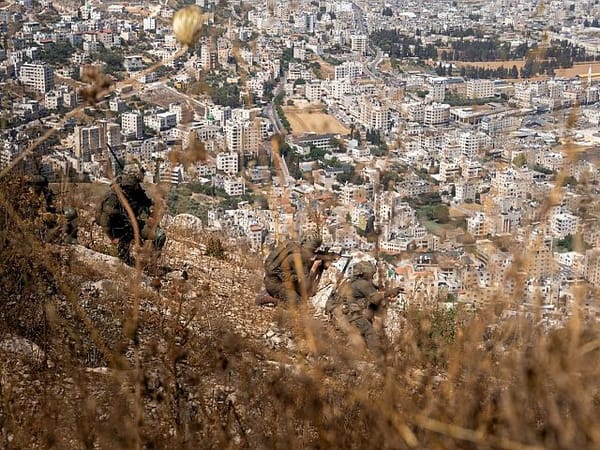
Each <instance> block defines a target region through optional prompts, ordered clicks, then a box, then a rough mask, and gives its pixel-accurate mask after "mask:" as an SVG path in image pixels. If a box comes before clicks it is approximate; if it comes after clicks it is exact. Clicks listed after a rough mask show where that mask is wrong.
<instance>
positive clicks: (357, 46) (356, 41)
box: [350, 34, 367, 55]
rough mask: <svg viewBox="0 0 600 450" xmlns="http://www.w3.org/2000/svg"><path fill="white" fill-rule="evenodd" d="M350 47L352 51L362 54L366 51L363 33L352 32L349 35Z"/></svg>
mask: <svg viewBox="0 0 600 450" xmlns="http://www.w3.org/2000/svg"><path fill="white" fill-rule="evenodd" d="M350 48H351V50H352V51H353V52H357V53H360V54H361V55H364V54H365V53H366V52H367V36H365V35H364V34H353V35H352V36H350Z"/></svg>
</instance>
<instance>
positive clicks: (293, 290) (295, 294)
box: [256, 233, 323, 305]
mask: <svg viewBox="0 0 600 450" xmlns="http://www.w3.org/2000/svg"><path fill="white" fill-rule="evenodd" d="M321 243H322V240H321V238H320V236H319V235H318V234H316V233H308V234H306V235H305V236H304V238H303V239H302V241H301V242H300V244H298V243H296V242H289V243H287V244H282V245H279V246H277V247H276V248H275V249H274V250H273V251H272V252H271V253H270V254H269V256H267V259H266V260H265V278H264V283H265V289H266V292H263V293H262V294H259V296H258V297H257V299H256V303H257V304H259V305H262V304H265V303H278V302H279V301H283V302H295V303H297V302H299V301H300V300H301V299H302V298H303V297H306V298H308V297H310V296H312V295H313V294H314V290H315V288H316V285H317V284H318V274H319V267H320V265H321V264H322V263H323V261H321V260H319V259H316V257H315V256H316V255H315V253H316V250H317V249H318V248H319V247H320V246H321Z"/></svg>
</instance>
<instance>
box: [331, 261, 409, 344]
mask: <svg viewBox="0 0 600 450" xmlns="http://www.w3.org/2000/svg"><path fill="white" fill-rule="evenodd" d="M375 272H376V268H375V266H374V265H373V264H372V263H370V262H368V261H361V262H359V263H357V264H356V265H355V266H354V267H353V272H352V278H350V279H348V280H344V281H343V282H342V283H341V284H340V286H339V287H338V289H337V291H336V292H335V293H334V294H333V295H332V296H331V297H330V298H329V300H328V301H327V304H326V305H325V310H326V311H327V312H329V313H330V314H331V315H332V316H333V318H334V320H335V321H336V322H338V323H339V322H346V323H349V324H351V325H353V326H354V327H356V328H357V329H358V330H359V331H360V334H361V335H362V336H363V338H364V339H365V342H366V344H367V348H369V349H370V350H374V351H380V350H381V341H380V339H379V335H378V334H377V332H376V331H375V329H374V328H373V318H374V317H375V313H376V312H377V310H378V309H379V306H380V305H381V303H382V302H383V300H384V299H386V298H388V297H394V296H396V295H398V293H399V292H400V290H401V289H400V288H392V289H388V290H387V291H384V292H380V291H379V290H378V288H377V286H375V284H373V281H372V280H373V275H375ZM342 328H343V327H342Z"/></svg>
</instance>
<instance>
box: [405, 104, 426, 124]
mask: <svg viewBox="0 0 600 450" xmlns="http://www.w3.org/2000/svg"><path fill="white" fill-rule="evenodd" d="M406 112H407V115H408V120H410V121H411V122H418V123H423V121H424V120H425V105H424V104H423V103H409V104H408V106H407V107H406Z"/></svg>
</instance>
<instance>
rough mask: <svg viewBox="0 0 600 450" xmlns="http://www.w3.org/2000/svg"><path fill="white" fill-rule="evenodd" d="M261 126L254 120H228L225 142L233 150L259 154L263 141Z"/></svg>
mask: <svg viewBox="0 0 600 450" xmlns="http://www.w3.org/2000/svg"><path fill="white" fill-rule="evenodd" d="M261 134H262V133H261V126H260V124H259V123H258V122H257V123H255V122H254V121H253V120H246V121H241V120H240V121H237V120H236V121H233V120H231V121H228V122H227V124H226V125H225V142H226V145H227V149H228V150H229V151H231V152H236V153H245V154H253V155H256V154H258V152H259V150H260V146H261V143H262V138H261Z"/></svg>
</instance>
